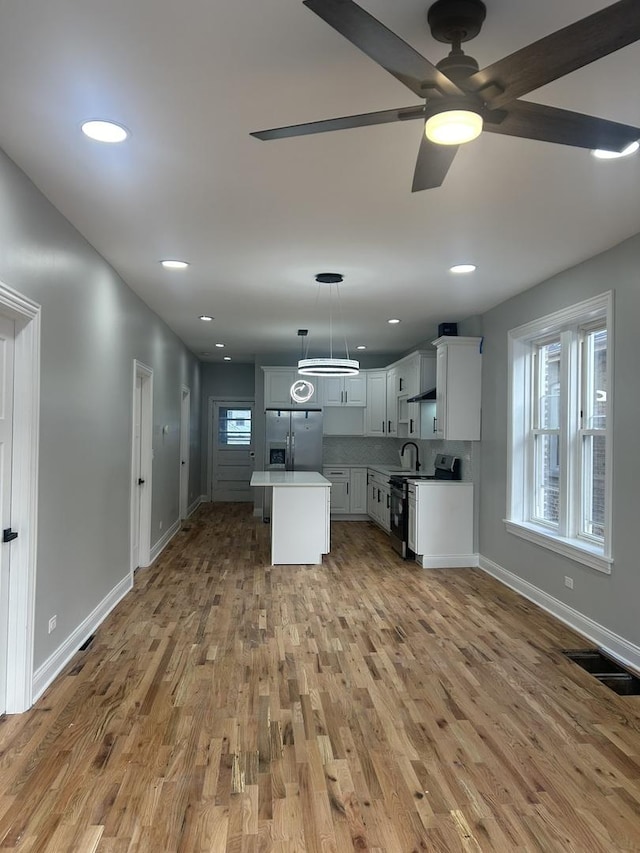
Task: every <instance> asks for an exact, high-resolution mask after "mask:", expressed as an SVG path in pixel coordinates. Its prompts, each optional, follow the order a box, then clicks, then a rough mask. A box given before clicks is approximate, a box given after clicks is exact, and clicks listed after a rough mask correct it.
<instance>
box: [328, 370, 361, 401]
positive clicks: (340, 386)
mask: <svg viewBox="0 0 640 853" xmlns="http://www.w3.org/2000/svg"><path fill="white" fill-rule="evenodd" d="M320 399H321V405H323V406H360V407H364V406H366V405H367V377H366V375H365V374H363V373H359V374H358V375H357V376H335V377H329V376H326V377H324V378H323V379H322V381H321V383H320Z"/></svg>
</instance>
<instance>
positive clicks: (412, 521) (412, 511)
mask: <svg viewBox="0 0 640 853" xmlns="http://www.w3.org/2000/svg"><path fill="white" fill-rule="evenodd" d="M407 528H408V530H407V533H408V535H407V544H408V545H409V548H410V549H411V550H412V551H413V552H414V554H417V553H418V551H417V550H416V500H415V497H411V496H410V497H409V503H408V513H407Z"/></svg>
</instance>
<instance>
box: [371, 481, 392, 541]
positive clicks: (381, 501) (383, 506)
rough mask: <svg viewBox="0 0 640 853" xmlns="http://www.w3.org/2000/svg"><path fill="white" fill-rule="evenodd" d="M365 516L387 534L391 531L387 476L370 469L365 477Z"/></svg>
mask: <svg viewBox="0 0 640 853" xmlns="http://www.w3.org/2000/svg"><path fill="white" fill-rule="evenodd" d="M367 514H368V515H369V517H370V518H371V519H372V520H373V521H375V522H376V524H379V525H380V527H382V529H383V530H386V532H387V533H388V532H389V531H390V530H391V495H390V493H389V476H388V474H380V473H378V472H377V471H374V470H372V469H369V472H368V475H367Z"/></svg>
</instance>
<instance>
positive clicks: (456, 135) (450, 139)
mask: <svg viewBox="0 0 640 853" xmlns="http://www.w3.org/2000/svg"><path fill="white" fill-rule="evenodd" d="M482 124H483V122H482V116H481V115H480V113H476V112H474V111H473V110H444V111H443V112H439V113H436V114H435V115H432V116H430V117H429V118H428V119H427V121H426V123H425V126H424V132H425V134H426V137H427V139H428V140H429V141H430V142H435V143H437V144H438V145H462V144H463V143H465V142H471V140H472V139H477V137H478V136H480V134H481V133H482Z"/></svg>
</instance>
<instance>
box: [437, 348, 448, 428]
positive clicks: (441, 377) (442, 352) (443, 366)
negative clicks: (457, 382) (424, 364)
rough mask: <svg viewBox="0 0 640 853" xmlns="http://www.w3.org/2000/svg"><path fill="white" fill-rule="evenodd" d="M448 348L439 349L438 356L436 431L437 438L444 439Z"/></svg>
mask: <svg viewBox="0 0 640 853" xmlns="http://www.w3.org/2000/svg"><path fill="white" fill-rule="evenodd" d="M446 409H447V347H446V346H440V347H438V353H437V355H436V429H435V437H436V438H444V434H445V429H446V425H447V411H446Z"/></svg>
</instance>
